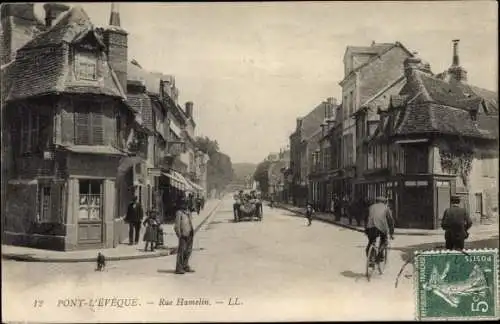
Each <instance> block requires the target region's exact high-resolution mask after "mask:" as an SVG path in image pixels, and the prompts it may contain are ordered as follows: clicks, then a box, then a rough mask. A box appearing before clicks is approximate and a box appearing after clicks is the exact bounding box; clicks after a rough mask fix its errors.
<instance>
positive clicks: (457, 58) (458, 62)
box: [452, 39, 460, 66]
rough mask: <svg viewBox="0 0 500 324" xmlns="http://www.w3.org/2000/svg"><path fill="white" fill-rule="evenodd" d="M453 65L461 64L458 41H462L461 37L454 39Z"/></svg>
mask: <svg viewBox="0 0 500 324" xmlns="http://www.w3.org/2000/svg"><path fill="white" fill-rule="evenodd" d="M452 42H453V63H452V65H453V66H459V65H460V59H459V56H458V43H460V40H459V39H454V40H453V41H452Z"/></svg>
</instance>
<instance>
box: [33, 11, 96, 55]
mask: <svg viewBox="0 0 500 324" xmlns="http://www.w3.org/2000/svg"><path fill="white" fill-rule="evenodd" d="M93 30H94V26H93V25H92V23H91V21H90V18H89V16H88V15H87V13H86V12H85V11H84V10H83V8H82V7H80V6H75V7H73V8H71V9H70V10H68V11H67V12H66V13H64V14H63V15H62V17H61V18H60V19H58V21H56V22H55V23H54V25H53V26H52V27H51V28H49V29H48V30H47V31H46V32H44V33H41V34H40V35H38V36H37V37H35V38H34V39H33V40H31V41H29V42H28V43H27V44H26V45H25V46H24V47H23V49H30V48H35V47H41V46H48V45H61V44H62V43H71V42H74V41H75V40H78V39H79V38H80V37H82V36H84V35H86V34H87V33H88V32H90V31H93ZM102 45H103V44H102Z"/></svg>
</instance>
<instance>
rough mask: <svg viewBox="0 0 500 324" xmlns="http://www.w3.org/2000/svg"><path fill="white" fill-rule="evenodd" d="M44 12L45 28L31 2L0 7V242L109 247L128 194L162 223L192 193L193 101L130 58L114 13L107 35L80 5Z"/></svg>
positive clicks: (120, 229) (117, 239)
mask: <svg viewBox="0 0 500 324" xmlns="http://www.w3.org/2000/svg"><path fill="white" fill-rule="evenodd" d="M44 7H45V9H46V17H45V24H43V23H42V22H41V21H39V19H38V18H37V17H36V16H35V15H34V12H33V4H7V5H2V11H1V21H2V39H1V40H2V55H1V58H2V69H1V73H2V122H3V125H2V126H3V127H2V130H3V133H2V137H3V139H4V140H3V141H2V203H3V204H2V225H3V226H2V229H3V231H2V235H3V236H2V239H3V242H4V243H5V244H14V245H24V246H32V247H37V248H47V249H56V250H74V249H91V248H96V247H103V248H109V247H115V246H117V245H118V244H120V243H123V242H124V241H125V240H126V239H127V235H126V234H127V227H126V225H125V224H124V221H123V218H124V216H125V214H126V209H127V205H128V203H129V202H130V200H131V198H132V196H134V195H135V196H137V197H138V198H139V199H140V201H141V202H142V205H143V206H144V210H145V211H146V212H149V211H150V210H152V209H156V210H158V211H160V213H161V215H163V220H164V221H165V220H167V219H168V217H167V216H168V207H171V208H173V206H172V204H173V201H175V198H176V195H178V194H186V192H187V191H192V192H196V191H199V190H201V188H202V187H201V186H200V185H199V184H198V182H200V181H201V182H202V181H203V172H202V171H201V170H202V168H201V166H202V165H203V164H204V163H206V157H199V158H197V156H196V154H195V153H196V152H194V151H193V147H192V139H193V136H194V128H195V123H194V120H193V117H192V104H191V114H190V113H189V109H186V110H184V109H182V108H181V107H180V106H179V104H178V103H177V101H178V89H177V88H176V87H175V79H174V78H173V77H172V76H169V75H164V74H161V73H153V72H148V71H145V70H143V69H142V67H141V66H140V65H139V64H138V63H137V62H136V61H134V60H132V61H129V59H128V50H127V43H128V34H127V32H126V31H125V30H124V29H123V28H122V27H121V25H120V15H119V12H118V7H117V5H116V4H112V6H111V15H110V24H109V26H108V27H106V28H96V27H95V26H94V25H93V24H92V23H91V21H90V19H89V17H88V16H87V14H86V13H85V11H84V10H83V9H82V8H81V7H73V8H69V7H68V6H65V5H60V4H46V5H45V6H44ZM4 117H5V118H4ZM186 152H187V153H188V156H189V158H188V160H187V161H183V158H181V155H182V154H185V153H186ZM189 153H193V155H191V154H189ZM184 160H185V158H184ZM4 162H5V163H4ZM193 170H194V172H193ZM197 170H198V171H199V172H197ZM190 171H191V173H190ZM198 173H199V175H198ZM205 173H206V171H205ZM205 178H206V175H205ZM4 198H5V199H4ZM4 202H5V203H4Z"/></svg>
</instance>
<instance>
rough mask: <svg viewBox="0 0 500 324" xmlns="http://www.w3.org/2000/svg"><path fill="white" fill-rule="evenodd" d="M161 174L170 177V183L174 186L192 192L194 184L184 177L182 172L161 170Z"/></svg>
mask: <svg viewBox="0 0 500 324" xmlns="http://www.w3.org/2000/svg"><path fill="white" fill-rule="evenodd" d="M162 175H164V176H166V177H169V178H170V185H171V186H172V187H174V188H177V189H180V190H185V191H191V192H194V191H195V190H197V189H195V188H194V184H193V183H192V182H191V181H189V180H188V179H186V178H184V176H183V175H182V174H180V173H179V172H177V171H174V170H170V172H169V173H165V172H162Z"/></svg>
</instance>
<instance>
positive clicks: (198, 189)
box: [186, 179, 204, 191]
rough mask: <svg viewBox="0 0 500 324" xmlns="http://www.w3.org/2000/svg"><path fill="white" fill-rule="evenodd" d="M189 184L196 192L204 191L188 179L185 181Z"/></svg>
mask: <svg viewBox="0 0 500 324" xmlns="http://www.w3.org/2000/svg"><path fill="white" fill-rule="evenodd" d="M186 180H187V181H188V182H189V183H190V184H191V186H192V187H193V188H194V189H195V190H197V191H204V189H203V187H202V186H200V185H198V184H197V183H194V182H193V181H191V180H189V179H186Z"/></svg>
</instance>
